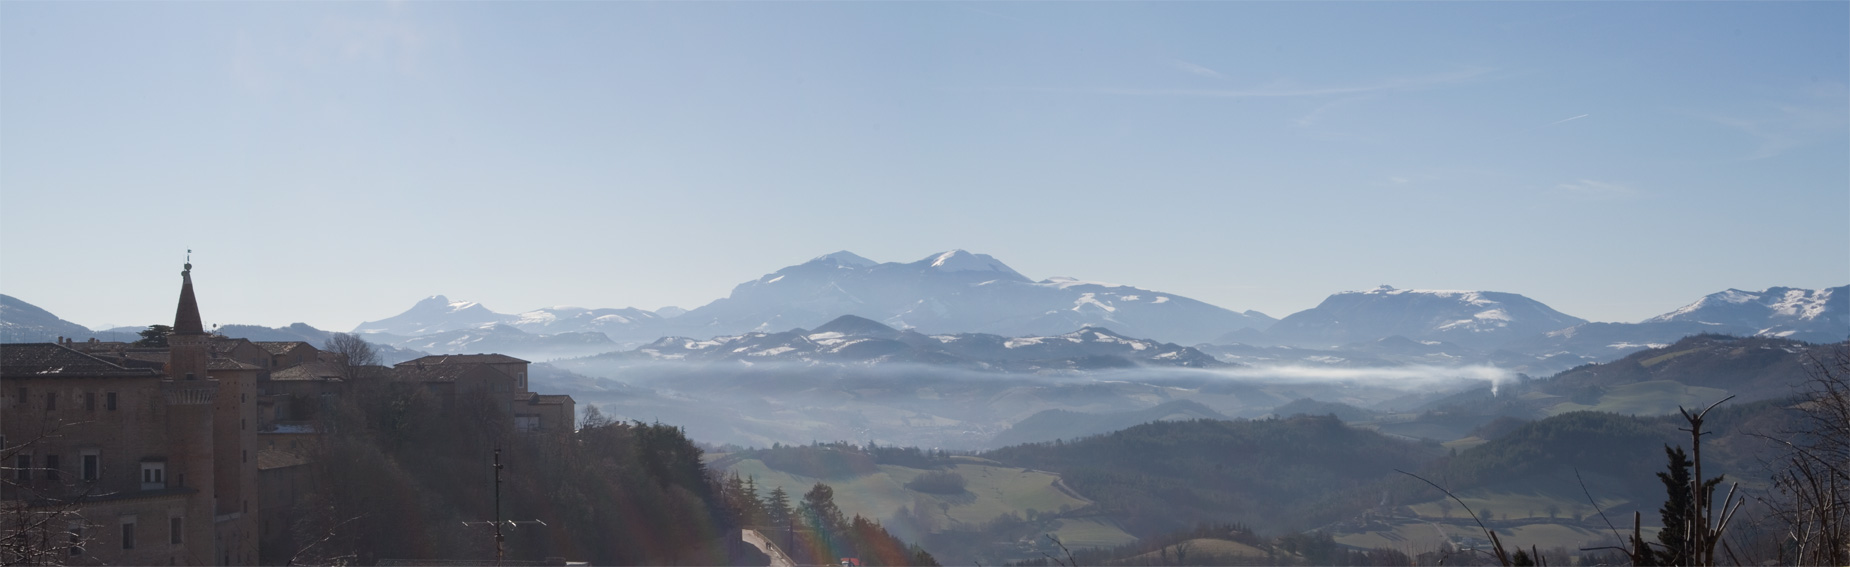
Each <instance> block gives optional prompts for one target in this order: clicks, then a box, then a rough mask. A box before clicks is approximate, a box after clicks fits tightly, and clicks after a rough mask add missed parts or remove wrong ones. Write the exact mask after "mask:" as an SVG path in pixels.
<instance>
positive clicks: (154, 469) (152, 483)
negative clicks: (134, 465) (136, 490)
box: [141, 461, 167, 490]
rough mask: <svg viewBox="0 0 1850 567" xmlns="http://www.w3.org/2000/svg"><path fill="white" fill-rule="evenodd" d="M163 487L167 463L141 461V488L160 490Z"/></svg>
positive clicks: (164, 486) (165, 482)
mask: <svg viewBox="0 0 1850 567" xmlns="http://www.w3.org/2000/svg"><path fill="white" fill-rule="evenodd" d="M163 488H167V463H163V462H160V461H143V462H142V463H141V489H142V490H160V489H163Z"/></svg>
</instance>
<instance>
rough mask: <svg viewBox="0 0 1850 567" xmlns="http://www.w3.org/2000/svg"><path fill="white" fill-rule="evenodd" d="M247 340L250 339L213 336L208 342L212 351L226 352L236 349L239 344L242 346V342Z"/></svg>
mask: <svg viewBox="0 0 1850 567" xmlns="http://www.w3.org/2000/svg"><path fill="white" fill-rule="evenodd" d="M248 342H251V341H250V339H228V338H225V337H213V338H212V342H211V343H209V344H210V345H211V348H212V352H213V353H226V352H231V351H233V350H237V348H238V347H239V346H242V345H243V344H244V343H248Z"/></svg>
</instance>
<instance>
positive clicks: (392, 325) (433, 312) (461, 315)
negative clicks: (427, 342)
mask: <svg viewBox="0 0 1850 567" xmlns="http://www.w3.org/2000/svg"><path fill="white" fill-rule="evenodd" d="M509 317H510V316H509V315H503V314H500V313H496V312H493V311H489V310H488V308H487V307H483V306H482V304H480V303H476V302H473V301H450V298H448V297H444V296H441V295H433V296H430V297H426V298H424V300H423V301H419V302H417V304H416V305H412V306H411V309H408V310H406V311H405V312H404V313H399V314H397V315H393V316H391V317H387V318H384V319H380V320H378V321H367V322H365V323H360V326H358V327H354V328H353V332H355V333H367V334H370V333H387V334H392V335H399V336H406V337H416V336H421V335H429V334H433V333H442V332H445V331H456V330H461V329H468V328H472V327H478V326H481V325H486V324H489V323H507V322H510V321H509Z"/></svg>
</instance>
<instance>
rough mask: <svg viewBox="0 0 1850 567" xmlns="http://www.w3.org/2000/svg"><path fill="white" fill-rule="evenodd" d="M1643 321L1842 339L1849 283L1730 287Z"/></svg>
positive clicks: (1849, 311) (1846, 332) (1847, 323)
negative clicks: (1818, 286)
mask: <svg viewBox="0 0 1850 567" xmlns="http://www.w3.org/2000/svg"><path fill="white" fill-rule="evenodd" d="M1644 322H1645V323H1699V324H1703V325H1711V326H1716V327H1721V328H1722V329H1726V331H1725V332H1729V333H1734V334H1751V335H1757V336H1769V337H1784V338H1789V339H1795V340H1801V341H1807V342H1837V341H1842V340H1844V339H1846V338H1850V286H1840V287H1832V288H1824V289H1795V288H1789V287H1774V288H1767V289H1766V290H1765V291H1741V290H1738V289H1730V290H1727V291H1723V292H1719V293H1712V294H1709V295H1708V296H1705V297H1703V298H1702V299H1699V300H1697V301H1696V302H1695V303H1691V304H1689V305H1686V306H1683V308H1681V309H1677V310H1675V311H1671V312H1669V313H1665V314H1663V315H1658V316H1656V317H1652V318H1650V319H1646V320H1645V321H1644Z"/></svg>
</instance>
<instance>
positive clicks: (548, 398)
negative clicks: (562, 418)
mask: <svg viewBox="0 0 1850 567" xmlns="http://www.w3.org/2000/svg"><path fill="white" fill-rule="evenodd" d="M533 403H536V404H544V405H558V404H566V403H571V404H576V403H577V402H576V401H574V400H573V399H572V397H571V396H567V395H565V394H540V395H538V396H535V397H534V398H533Z"/></svg>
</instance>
